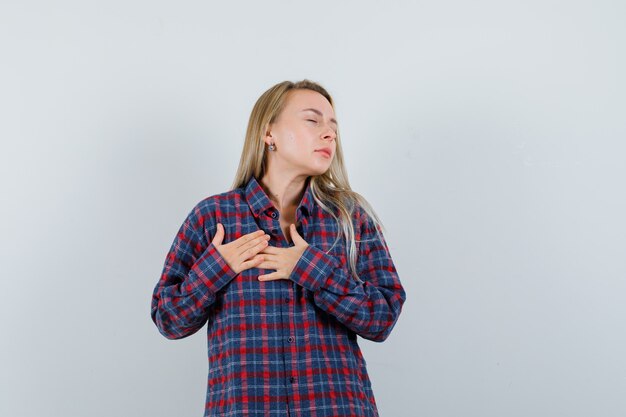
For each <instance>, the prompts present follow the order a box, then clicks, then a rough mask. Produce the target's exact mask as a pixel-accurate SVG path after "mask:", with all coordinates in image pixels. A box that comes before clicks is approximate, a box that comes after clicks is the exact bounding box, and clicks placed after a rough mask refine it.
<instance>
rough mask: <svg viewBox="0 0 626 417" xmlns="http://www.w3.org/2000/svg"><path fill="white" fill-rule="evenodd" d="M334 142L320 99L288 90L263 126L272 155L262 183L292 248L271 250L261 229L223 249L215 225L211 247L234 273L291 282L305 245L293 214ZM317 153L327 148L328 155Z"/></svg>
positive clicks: (328, 111)
mask: <svg viewBox="0 0 626 417" xmlns="http://www.w3.org/2000/svg"><path fill="white" fill-rule="evenodd" d="M336 137H337V122H336V120H335V112H334V110H333V107H332V106H331V104H330V103H329V102H328V100H326V98H325V97H324V96H323V95H321V94H319V93H318V92H315V91H311V90H291V91H289V93H288V95H287V99H286V102H285V107H284V108H283V110H282V112H281V113H280V115H279V116H278V117H277V118H276V120H275V122H274V123H272V124H270V125H268V126H267V129H266V134H265V137H264V138H263V140H264V142H265V144H266V145H270V144H274V145H275V146H276V150H275V151H267V153H266V158H267V159H266V167H267V169H266V172H265V175H264V176H263V178H261V179H260V182H261V186H262V187H263V188H264V190H265V191H266V193H267V195H268V196H269V197H270V200H271V201H272V203H273V205H274V207H276V209H277V210H278V212H279V221H280V226H281V229H282V231H283V234H284V236H285V237H286V238H287V239H288V240H291V241H292V242H293V246H290V247H287V248H279V247H275V246H271V245H270V244H269V239H270V236H269V235H268V234H267V233H265V232H264V231H263V230H257V231H256V232H253V233H249V234H246V235H243V236H241V237H240V238H238V239H236V240H234V241H232V242H230V243H227V244H225V245H222V241H223V239H224V226H223V225H222V224H221V223H218V225H217V231H216V233H215V236H214V238H213V240H212V243H213V245H214V246H215V247H216V249H217V251H218V252H219V253H220V255H222V257H223V258H224V260H225V261H226V262H227V263H228V265H229V266H230V267H231V268H232V269H233V270H234V271H235V272H237V273H239V272H241V271H243V270H246V269H250V268H261V269H272V270H275V272H272V273H270V274H265V275H261V276H259V277H258V280H259V281H270V280H276V279H289V277H290V275H291V272H292V271H293V269H294V267H295V266H296V264H297V263H298V261H299V260H300V257H301V256H302V254H303V253H304V251H305V249H306V248H307V246H308V245H309V244H308V243H307V242H306V241H305V240H304V238H302V236H300V234H298V232H297V230H296V225H295V221H296V209H297V207H298V204H299V202H300V200H301V199H302V195H303V194H304V191H305V185H306V184H305V182H306V179H307V178H308V177H309V176H312V175H320V174H323V173H324V172H326V171H327V170H328V168H330V164H331V162H332V159H333V157H334V156H335V150H336V142H335V139H336ZM320 149H326V150H327V151H328V153H329V155H328V154H326V153H325V152H323V151H320Z"/></svg>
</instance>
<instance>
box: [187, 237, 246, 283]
mask: <svg viewBox="0 0 626 417" xmlns="http://www.w3.org/2000/svg"><path fill="white" fill-rule="evenodd" d="M237 274H238V273H237V272H235V271H234V270H233V269H232V268H231V267H230V266H229V265H228V263H227V262H226V260H225V259H224V258H223V257H222V255H221V254H220V253H219V252H218V251H217V248H216V247H215V246H214V245H213V243H209V246H208V247H207V248H206V250H205V251H204V253H203V254H202V256H201V257H200V258H198V260H197V261H196V263H195V264H194V265H193V266H192V267H191V271H190V278H192V279H191V281H190V283H189V285H190V286H191V287H192V288H190V290H196V289H198V288H199V287H201V286H204V287H205V288H206V289H208V290H209V291H210V292H211V293H212V294H215V293H217V292H218V291H219V290H220V289H222V288H223V287H224V286H225V285H226V284H228V283H229V282H230V281H231V280H232V279H233V278H235V277H236V276H237Z"/></svg>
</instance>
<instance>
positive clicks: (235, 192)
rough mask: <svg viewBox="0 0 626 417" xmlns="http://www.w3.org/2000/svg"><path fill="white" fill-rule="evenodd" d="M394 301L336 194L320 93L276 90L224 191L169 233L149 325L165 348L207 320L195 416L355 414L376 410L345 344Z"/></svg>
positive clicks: (358, 213) (391, 319)
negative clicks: (201, 402) (200, 408)
mask: <svg viewBox="0 0 626 417" xmlns="http://www.w3.org/2000/svg"><path fill="white" fill-rule="evenodd" d="M346 242H347V243H346ZM405 299H406V294H405V291H404V289H403V287H402V285H401V283H400V280H399V278H398V275H397V272H396V268H395V266H394V264H393V261H392V259H391V255H390V253H389V249H388V247H387V244H386V242H385V240H384V238H383V235H382V226H381V224H380V221H379V219H378V217H377V216H376V215H375V213H374V211H373V210H372V208H371V206H370V205H369V204H368V203H367V201H365V199H364V198H363V197H362V196H360V195H359V194H358V193H356V192H354V191H352V190H351V188H350V185H349V183H348V178H347V175H346V171H345V168H344V162H343V155H342V150H341V143H340V141H339V134H338V131H337V121H336V120H335V112H334V105H333V100H332V98H331V96H330V95H329V94H328V92H327V91H326V90H325V89H324V88H322V87H321V86H320V85H318V84H316V83H314V82H311V81H309V80H303V81H300V82H297V83H292V82H288V81H285V82H282V83H279V84H277V85H275V86H273V87H272V88H270V89H269V90H267V91H266V92H265V93H264V94H263V95H262V96H261V97H260V98H259V99H258V101H257V102H256V104H255V106H254V108H253V110H252V114H251V116H250V120H249V124H248V129H247V132H246V140H245V144H244V148H243V153H242V156H241V161H240V164H239V169H238V172H237V175H236V180H235V183H234V186H233V188H232V189H231V190H230V191H228V192H224V193H222V194H218V195H214V196H211V197H207V198H205V199H204V200H202V201H200V202H199V203H198V204H197V205H196V206H195V207H194V208H193V209H192V210H191V212H190V213H189V215H188V216H187V218H186V219H185V221H184V222H183V224H182V226H181V227H180V230H179V231H178V233H177V235H176V237H175V239H174V242H173V243H172V246H171V249H170V251H169V253H168V255H167V258H166V261H165V265H164V268H163V273H162V275H161V278H160V280H159V282H158V283H157V285H156V288H155V289H154V294H153V297H152V310H151V314H152V319H153V321H154V323H155V324H156V326H157V327H158V329H159V331H160V332H161V333H162V334H163V335H164V336H165V337H167V338H168V339H180V338H183V337H187V336H189V335H191V334H193V333H195V332H196V331H198V330H199V329H200V328H201V327H202V326H203V325H204V324H205V323H207V338H208V357H209V375H208V388H207V395H206V408H205V416H270V415H284V416H316V417H322V416H350V417H355V416H359V417H360V416H363V417H366V416H378V411H377V407H376V402H375V400H374V395H373V392H372V386H371V383H370V379H369V377H368V373H367V369H366V362H365V360H364V358H363V356H362V354H361V350H360V348H359V345H358V343H357V339H356V335H357V334H358V335H360V336H361V337H363V338H365V339H369V340H373V341H376V342H382V341H383V340H385V339H386V338H387V337H388V336H389V334H390V332H391V329H392V328H393V327H394V326H395V323H396V321H397V319H398V316H399V315H400V312H401V309H402V305H403V304H404V301H405Z"/></svg>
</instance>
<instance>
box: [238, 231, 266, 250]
mask: <svg viewBox="0 0 626 417" xmlns="http://www.w3.org/2000/svg"><path fill="white" fill-rule="evenodd" d="M269 240H270V235H263V236H259V237H256V238H254V239H252V240H251V241H249V242H247V243H246V244H244V245H241V246H240V247H239V248H237V249H238V250H240V251H242V252H243V251H246V250H248V249H250V248H254V247H255V246H257V245H258V244H260V243H263V242H268V241H269Z"/></svg>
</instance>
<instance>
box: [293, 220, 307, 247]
mask: <svg viewBox="0 0 626 417" xmlns="http://www.w3.org/2000/svg"><path fill="white" fill-rule="evenodd" d="M290 227H291V240H292V241H293V243H294V245H298V244H302V243H307V242H306V240H304V238H303V237H302V236H300V233H298V229H297V228H296V225H295V224H293V223H292V224H291V226H290Z"/></svg>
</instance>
